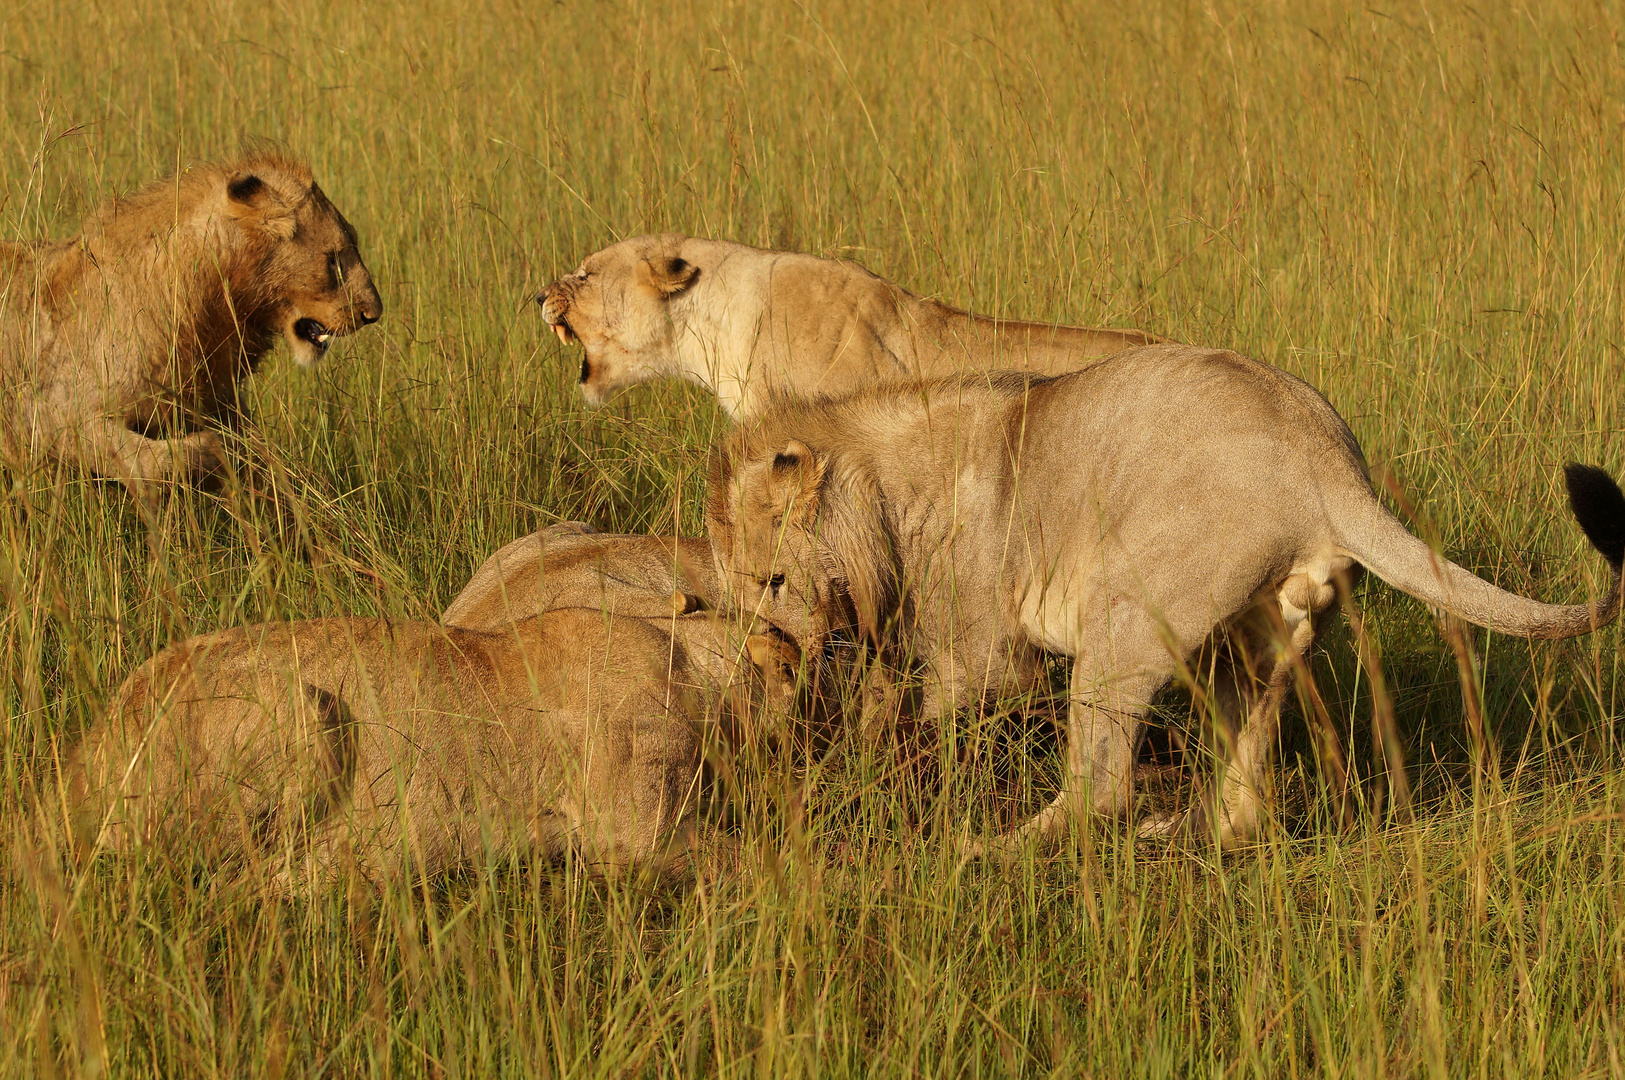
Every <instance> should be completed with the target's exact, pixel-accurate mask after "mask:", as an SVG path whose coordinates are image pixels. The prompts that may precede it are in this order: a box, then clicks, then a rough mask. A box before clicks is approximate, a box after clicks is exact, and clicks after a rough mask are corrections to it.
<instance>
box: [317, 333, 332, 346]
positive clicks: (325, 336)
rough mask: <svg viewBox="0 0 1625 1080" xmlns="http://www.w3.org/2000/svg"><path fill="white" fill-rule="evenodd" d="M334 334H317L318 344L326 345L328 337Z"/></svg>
mask: <svg viewBox="0 0 1625 1080" xmlns="http://www.w3.org/2000/svg"><path fill="white" fill-rule="evenodd" d="M332 336H333V335H332V334H317V335H316V344H318V345H326V344H327V339H328V338H330V337H332Z"/></svg>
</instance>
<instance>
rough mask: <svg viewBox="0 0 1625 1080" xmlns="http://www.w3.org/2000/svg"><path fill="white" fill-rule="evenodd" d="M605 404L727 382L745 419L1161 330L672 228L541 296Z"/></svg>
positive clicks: (1028, 366) (629, 243)
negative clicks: (1020, 304) (1001, 307)
mask: <svg viewBox="0 0 1625 1080" xmlns="http://www.w3.org/2000/svg"><path fill="white" fill-rule="evenodd" d="M536 300H537V303H539V304H541V306H542V316H543V318H545V319H546V320H547V322H548V323H549V325H551V326H552V327H553V330H554V332H555V333H557V334H558V336H559V340H560V341H562V342H564V343H565V344H569V343H570V342H571V341H579V342H580V343H581V345H582V347H583V348H584V350H585V355H584V356H583V358H582V361H581V392H582V394H583V396H584V397H585V398H586V400H587V403H588V404H589V405H595V406H596V405H600V404H602V403H603V402H605V401H607V400H608V399H609V398H610V397H611V396H612V395H613V394H615V393H616V392H617V391H620V390H623V389H625V388H626V387H629V386H634V385H636V384H638V383H644V382H650V381H652V380H655V379H666V378H676V379H686V380H688V381H689V382H693V383H698V384H699V385H701V386H703V387H705V388H706V389H707V390H710V391H711V392H712V393H713V394H715V395H716V396H717V398H718V400H719V401H720V402H721V404H722V407H723V409H724V410H725V411H726V412H727V413H728V415H729V416H730V417H732V418H733V419H734V420H740V419H743V418H746V417H749V416H751V415H753V414H755V413H756V412H757V411H759V410H760V409H761V408H763V407H764V405H765V404H766V403H767V402H768V401H769V400H770V399H771V398H772V397H773V395H775V394H793V395H799V396H806V395H810V394H839V393H843V392H846V391H850V390H856V389H858V388H860V387H864V386H872V385H875V384H877V383H883V382H898V381H903V380H908V379H920V378H930V377H933V376H944V375H951V374H954V373H956V372H961V371H977V370H989V369H993V368H1015V369H1022V370H1027V371H1032V372H1036V373H1039V374H1059V373H1061V372H1064V371H1071V370H1073V369H1075V368H1079V367H1082V366H1084V365H1085V364H1088V363H1090V362H1091V361H1094V360H1098V359H1100V358H1101V357H1105V356H1110V355H1112V354H1114V353H1118V352H1121V351H1122V350H1124V349H1128V348H1133V347H1136V346H1141V345H1148V344H1151V343H1153V342H1156V341H1159V340H1160V339H1158V338H1156V337H1153V336H1152V335H1150V334H1147V333H1145V332H1143V331H1140V330H1091V329H1084V328H1081V327H1074V326H1054V325H1050V324H1048V323H1030V322H1016V321H1012V320H1005V319H992V318H988V317H986V316H982V315H973V314H971V313H969V312H965V311H959V310H957V309H955V308H951V307H949V306H947V305H946V304H941V303H938V302H937V301H935V300H928V299H925V298H923V297H919V296H915V295H913V294H912V293H910V292H908V291H907V290H905V289H903V288H902V287H900V286H897V285H893V284H892V283H891V282H889V281H886V280H885V279H883V278H880V277H877V276H875V275H874V274H871V273H870V272H869V271H868V270H865V269H864V268H863V267H861V266H859V265H858V264H857V263H855V262H851V261H849V260H846V259H822V258H818V257H817V256H814V255H803V254H799V253H796V252H788V251H767V250H763V249H761V248H753V247H747V246H745V245H744V244H735V243H730V242H728V241H725V240H702V239H698V238H696V237H690V236H679V235H676V234H666V235H662V236H639V237H634V238H633V239H630V240H623V241H621V242H620V243H618V244H613V245H611V246H609V247H607V248H604V249H603V250H602V251H598V252H595V253H593V254H591V255H589V256H587V258H586V260H585V261H583V262H582V264H581V266H580V268H579V269H577V270H576V272H575V273H573V274H570V275H569V276H567V277H562V278H560V279H559V280H557V281H555V282H553V283H552V284H551V285H549V286H548V287H547V289H546V290H545V291H544V292H543V293H542V294H541V295H540V296H538V297H537V298H536Z"/></svg>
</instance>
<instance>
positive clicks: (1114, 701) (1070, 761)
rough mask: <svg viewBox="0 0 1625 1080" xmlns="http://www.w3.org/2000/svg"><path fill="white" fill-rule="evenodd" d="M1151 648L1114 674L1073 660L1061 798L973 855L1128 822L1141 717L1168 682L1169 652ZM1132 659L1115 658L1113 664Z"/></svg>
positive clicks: (1091, 659) (974, 848)
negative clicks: (1092, 817) (1081, 827)
mask: <svg viewBox="0 0 1625 1080" xmlns="http://www.w3.org/2000/svg"><path fill="white" fill-rule="evenodd" d="M1119 644H1120V643H1119ZM1149 644H1150V645H1152V646H1155V648H1154V649H1144V650H1140V652H1141V654H1142V655H1141V657H1140V663H1138V664H1133V665H1125V668H1126V670H1119V671H1116V672H1114V671H1110V670H1106V669H1104V668H1103V666H1102V664H1101V663H1100V662H1099V658H1098V657H1096V656H1093V655H1080V656H1079V657H1077V659H1076V663H1075V664H1074V667H1073V670H1072V689H1071V695H1070V696H1071V702H1070V706H1069V708H1068V712H1067V739H1066V764H1067V769H1066V777H1065V779H1064V780H1063V782H1062V787H1061V791H1060V793H1059V794H1058V795H1056V797H1055V799H1054V800H1053V801H1052V802H1051V803H1050V804H1049V805H1048V806H1046V807H1045V808H1044V809H1043V810H1041V811H1039V812H1038V814H1037V815H1036V816H1034V817H1033V818H1032V819H1031V820H1029V821H1028V822H1027V823H1026V824H1024V825H1022V826H1021V827H1019V828H1017V829H1015V830H1013V831H1011V832H1008V833H1005V834H1004V835H1003V836H999V837H996V838H993V839H991V840H988V841H986V842H985V843H983V842H978V843H974V844H972V845H971V848H970V851H971V853H972V854H973V855H981V854H992V855H999V856H1009V855H1011V854H1013V853H1014V852H1015V851H1016V850H1018V849H1019V848H1021V847H1022V846H1024V845H1025V844H1027V843H1029V842H1031V841H1033V840H1039V841H1043V842H1052V841H1054V840H1056V839H1058V838H1059V837H1060V836H1061V835H1062V834H1063V833H1064V832H1065V831H1066V830H1067V829H1068V828H1069V827H1070V826H1071V824H1072V822H1073V819H1074V818H1075V817H1077V816H1079V815H1081V814H1083V813H1087V812H1093V813H1095V814H1098V815H1100V816H1101V817H1105V818H1108V819H1110V820H1119V819H1122V818H1125V817H1127V816H1128V813H1129V811H1130V809H1131V808H1132V805H1133V797H1134V756H1135V752H1136V751H1137V750H1138V748H1139V745H1140V738H1141V736H1142V735H1143V734H1144V732H1145V715H1146V713H1147V711H1149V709H1150V707H1151V697H1152V695H1153V694H1155V693H1156V692H1157V690H1158V688H1160V687H1161V686H1162V685H1163V683H1165V682H1167V681H1168V676H1169V672H1168V670H1167V666H1168V662H1169V661H1168V653H1167V650H1166V649H1165V648H1163V647H1162V645H1161V642H1160V641H1156V640H1154V639H1153V640H1152V641H1151V642H1150V643H1149ZM1159 654H1160V655H1159ZM1129 655H1130V654H1129V653H1127V652H1126V651H1118V652H1116V658H1121V659H1127V657H1128V656H1129Z"/></svg>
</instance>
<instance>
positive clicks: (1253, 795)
mask: <svg viewBox="0 0 1625 1080" xmlns="http://www.w3.org/2000/svg"><path fill="white" fill-rule="evenodd" d="M1335 595H1336V594H1335V590H1334V589H1333V587H1332V586H1331V585H1330V584H1329V583H1328V582H1326V581H1322V580H1317V578H1316V577H1313V576H1311V575H1308V574H1294V575H1292V576H1291V577H1289V578H1287V580H1286V581H1285V582H1283V583H1282V585H1281V587H1280V589H1279V590H1277V593H1276V599H1277V601H1278V603H1279V604H1280V613H1281V619H1282V626H1281V629H1282V630H1284V631H1285V632H1286V638H1287V640H1286V641H1285V642H1284V643H1283V644H1282V650H1281V652H1279V653H1278V654H1277V656H1276V658H1275V662H1274V664H1273V666H1272V667H1271V669H1270V674H1269V678H1268V680H1267V683H1266V688H1265V691H1264V693H1263V694H1262V695H1260V696H1259V697H1258V698H1257V699H1256V700H1254V701H1253V702H1252V703H1251V706H1250V708H1248V710H1247V714H1246V720H1245V723H1244V724H1243V726H1242V728H1241V730H1240V731H1239V732H1238V733H1236V735H1235V738H1234V741H1233V742H1232V744H1231V750H1230V754H1229V757H1228V760H1227V761H1226V763H1225V768H1224V779H1223V782H1222V784H1221V785H1220V799H1219V835H1218V840H1219V846H1220V848H1221V849H1227V848H1232V847H1235V846H1238V845H1240V844H1243V843H1246V842H1248V841H1249V840H1252V839H1253V838H1255V837H1256V836H1257V835H1258V833H1259V832H1260V830H1261V829H1262V827H1263V821H1264V816H1265V813H1266V811H1265V806H1264V803H1265V794H1264V786H1265V780H1266V777H1267V774H1268V771H1269V767H1270V763H1271V761H1272V760H1273V758H1274V753H1275V742H1276V737H1277V735H1278V734H1279V732H1280V727H1281V706H1282V703H1283V702H1284V701H1285V698H1286V692H1287V689H1288V687H1289V686H1290V684H1291V681H1292V677H1293V673H1294V672H1295V671H1296V670H1297V669H1298V667H1299V666H1300V665H1301V664H1302V662H1303V660H1304V659H1305V658H1306V657H1307V656H1308V655H1309V650H1310V648H1311V647H1312V646H1313V645H1314V640H1315V623H1316V619H1315V616H1316V615H1318V614H1319V613H1320V612H1322V611H1325V610H1326V609H1327V608H1328V607H1329V606H1330V605H1331V603H1332V600H1333V599H1334V598H1335Z"/></svg>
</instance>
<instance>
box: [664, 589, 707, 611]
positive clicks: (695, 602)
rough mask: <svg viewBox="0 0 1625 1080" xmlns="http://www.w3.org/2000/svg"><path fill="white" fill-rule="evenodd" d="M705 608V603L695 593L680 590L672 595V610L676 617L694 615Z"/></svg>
mask: <svg viewBox="0 0 1625 1080" xmlns="http://www.w3.org/2000/svg"><path fill="white" fill-rule="evenodd" d="M704 608H705V601H703V600H701V599H700V598H699V597H698V596H696V595H695V594H694V593H686V592H684V591H683V590H682V589H678V590H676V591H675V592H673V593H672V594H671V610H672V614H674V615H692V614H694V613H695V612H696V611H702V610H704Z"/></svg>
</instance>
